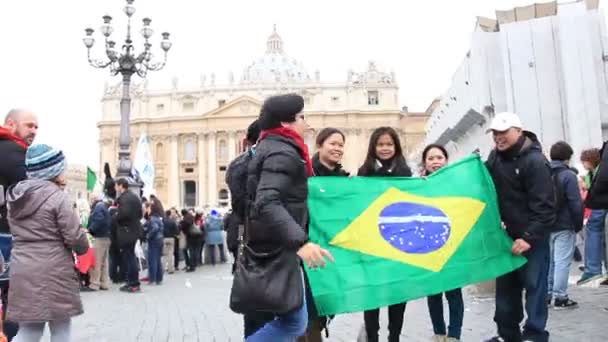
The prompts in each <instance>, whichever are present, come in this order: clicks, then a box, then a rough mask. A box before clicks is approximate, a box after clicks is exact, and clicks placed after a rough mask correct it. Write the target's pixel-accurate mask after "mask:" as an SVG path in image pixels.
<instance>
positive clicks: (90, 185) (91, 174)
mask: <svg viewBox="0 0 608 342" xmlns="http://www.w3.org/2000/svg"><path fill="white" fill-rule="evenodd" d="M95 184H97V175H96V174H95V171H93V170H91V168H90V167H88V166H87V191H93V189H94V188H95Z"/></svg>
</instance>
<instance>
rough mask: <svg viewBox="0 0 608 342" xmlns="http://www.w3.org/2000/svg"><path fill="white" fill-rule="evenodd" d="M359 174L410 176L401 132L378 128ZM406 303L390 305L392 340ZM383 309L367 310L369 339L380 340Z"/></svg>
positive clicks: (395, 338)
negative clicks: (379, 332)
mask: <svg viewBox="0 0 608 342" xmlns="http://www.w3.org/2000/svg"><path fill="white" fill-rule="evenodd" d="M358 175H359V176H365V177H411V176H412V170H411V169H410V168H409V166H408V165H407V162H406V161H405V157H404V156H403V150H402V149H401V141H400V140H399V135H398V134H397V132H396V131H395V130H394V129H393V128H391V127H379V128H377V129H376V130H374V132H373V133H372V136H371V137H370V140H369V148H368V151H367V157H366V158H365V162H364V163H363V165H362V166H361V167H360V168H359V172H358ZM405 305H406V302H403V303H398V304H394V305H391V306H389V307H388V320H389V323H388V330H389V337H388V340H389V342H398V341H399V335H401V328H402V326H403V314H404V313H405ZM379 315H380V309H374V310H367V311H365V315H364V318H365V331H366V333H367V340H368V341H369V342H377V341H378V331H379V330H380V324H379Z"/></svg>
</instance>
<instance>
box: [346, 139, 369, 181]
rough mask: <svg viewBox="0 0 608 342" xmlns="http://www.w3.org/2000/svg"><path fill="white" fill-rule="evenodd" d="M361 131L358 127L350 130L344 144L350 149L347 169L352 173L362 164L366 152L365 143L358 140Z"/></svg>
mask: <svg viewBox="0 0 608 342" xmlns="http://www.w3.org/2000/svg"><path fill="white" fill-rule="evenodd" d="M361 133H362V132H361V130H360V129H358V128H355V129H353V130H351V132H350V134H349V135H348V136H347V137H346V145H345V146H346V148H347V149H348V150H349V151H352V152H351V153H352V158H351V165H350V168H349V170H348V171H349V172H351V173H352V174H353V175H357V170H359V167H360V166H361V164H363V160H364V159H365V155H366V153H367V151H366V150H365V149H366V148H367V144H366V143H362V142H361V141H360V137H361ZM361 149H363V150H361Z"/></svg>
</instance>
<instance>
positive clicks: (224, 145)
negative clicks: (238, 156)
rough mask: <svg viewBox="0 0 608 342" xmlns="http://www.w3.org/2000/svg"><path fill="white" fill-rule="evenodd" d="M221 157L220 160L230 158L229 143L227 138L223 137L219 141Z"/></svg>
mask: <svg viewBox="0 0 608 342" xmlns="http://www.w3.org/2000/svg"><path fill="white" fill-rule="evenodd" d="M218 154H219V157H220V160H226V159H228V143H227V142H226V140H225V139H221V140H220V142H219V153H218Z"/></svg>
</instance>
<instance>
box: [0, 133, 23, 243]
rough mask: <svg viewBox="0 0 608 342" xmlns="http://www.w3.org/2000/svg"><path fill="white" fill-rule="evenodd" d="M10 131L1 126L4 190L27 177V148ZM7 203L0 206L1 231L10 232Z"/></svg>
mask: <svg viewBox="0 0 608 342" xmlns="http://www.w3.org/2000/svg"><path fill="white" fill-rule="evenodd" d="M11 139H12V137H11V136H10V134H8V131H7V130H6V129H4V128H2V127H0V185H1V186H2V187H3V188H4V192H6V191H7V190H8V188H9V187H10V186H11V185H15V184H17V183H19V182H20V181H22V180H24V179H25V178H26V175H25V152H26V149H25V148H24V147H23V146H21V145H19V144H18V143H16V142H14V141H13V140H11ZM9 231H10V230H9V227H8V221H7V219H6V205H3V206H0V233H8V232H9Z"/></svg>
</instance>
